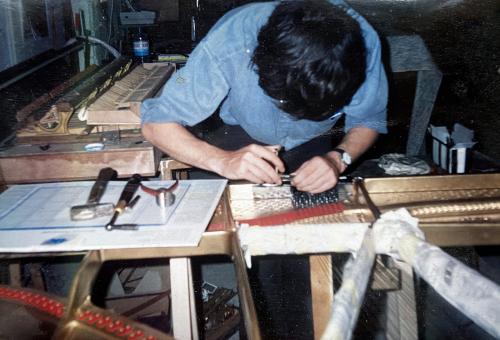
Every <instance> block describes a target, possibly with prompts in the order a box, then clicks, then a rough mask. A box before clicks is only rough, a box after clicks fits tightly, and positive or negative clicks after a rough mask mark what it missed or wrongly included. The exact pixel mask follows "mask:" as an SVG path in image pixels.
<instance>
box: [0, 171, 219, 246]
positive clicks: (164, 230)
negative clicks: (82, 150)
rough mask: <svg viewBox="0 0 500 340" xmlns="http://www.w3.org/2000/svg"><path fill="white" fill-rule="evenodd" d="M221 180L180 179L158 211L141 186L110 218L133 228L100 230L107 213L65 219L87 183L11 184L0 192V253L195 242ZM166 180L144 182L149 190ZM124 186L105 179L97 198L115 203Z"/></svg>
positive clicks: (84, 195)
mask: <svg viewBox="0 0 500 340" xmlns="http://www.w3.org/2000/svg"><path fill="white" fill-rule="evenodd" d="M226 182H227V181H226V180H197V181H180V182H179V186H178V187H177V188H176V190H175V192H174V193H175V195H176V201H175V203H174V205H172V206H170V207H167V208H166V210H165V211H163V212H162V211H161V209H160V207H159V206H158V205H157V204H156V202H155V198H154V197H153V196H151V195H149V194H147V193H145V192H143V191H142V190H141V189H139V190H138V191H137V193H136V194H137V195H140V196H141V198H140V199H139V201H138V202H137V204H136V205H135V207H134V209H133V210H132V211H130V212H126V213H124V214H122V215H120V216H119V217H118V219H117V221H116V223H117V224H121V223H135V224H137V225H138V230H113V231H106V230H105V229H104V226H105V225H106V224H107V223H108V221H109V220H110V218H111V217H110V216H105V217H101V218H98V219H93V220H88V221H77V222H75V221H71V219H70V208H71V206H74V205H81V204H85V202H86V200H87V197H88V195H89V192H90V189H91V187H92V184H93V182H66V183H46V184H29V185H16V186H12V187H10V188H9V189H8V190H6V191H5V192H4V193H2V194H1V195H0V252H39V251H42V252H51V251H80V250H90V249H112V248H142V247H173V246H177V247H180V246H196V245H197V244H198V243H199V241H200V238H201V235H202V233H203V232H204V231H205V229H206V227H207V225H208V222H209V221H210V218H211V217H212V214H213V212H214V210H215V208H216V206H217V203H218V202H219V199H220V197H221V195H222V192H223V191H224V188H225V186H226ZM172 183H173V182H172V181H146V182H144V184H145V185H146V186H148V187H151V188H159V187H161V186H170V185H171V184H172ZM124 186H125V182H124V181H123V182H122V181H115V182H110V183H109V184H108V187H107V189H106V192H105V193H104V195H103V197H102V199H101V202H112V203H116V202H117V200H118V198H119V196H120V193H121V191H122V189H123V187H124Z"/></svg>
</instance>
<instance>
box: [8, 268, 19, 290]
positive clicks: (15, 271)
mask: <svg viewBox="0 0 500 340" xmlns="http://www.w3.org/2000/svg"><path fill="white" fill-rule="evenodd" d="M9 283H10V285H11V286H14V287H21V263H19V262H12V263H9Z"/></svg>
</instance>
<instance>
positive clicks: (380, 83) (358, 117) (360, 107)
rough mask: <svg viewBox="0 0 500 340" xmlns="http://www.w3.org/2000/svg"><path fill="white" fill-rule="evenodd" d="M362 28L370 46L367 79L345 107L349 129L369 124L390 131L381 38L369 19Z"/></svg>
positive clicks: (346, 122)
mask: <svg viewBox="0 0 500 340" xmlns="http://www.w3.org/2000/svg"><path fill="white" fill-rule="evenodd" d="M358 20H359V19H358ZM361 20H363V19H361ZM363 21H364V20H363ZM361 27H362V29H363V36H364V39H365V44H366V48H367V60H366V62H367V68H366V79H365V82H364V83H363V84H362V85H361V87H360V88H359V89H358V91H357V92H356V93H355V94H354V96H353V98H352V100H351V102H350V103H349V105H347V106H346V107H344V109H343V111H344V112H345V113H346V121H345V131H346V132H347V131H349V130H350V129H352V128H354V127H367V128H371V129H373V130H376V131H378V132H380V133H387V96H388V85H387V77H386V74H385V70H384V67H383V65H382V61H381V45H380V40H379V38H378V35H377V33H376V32H375V31H374V30H373V28H371V26H369V24H368V23H367V22H362V23H361Z"/></svg>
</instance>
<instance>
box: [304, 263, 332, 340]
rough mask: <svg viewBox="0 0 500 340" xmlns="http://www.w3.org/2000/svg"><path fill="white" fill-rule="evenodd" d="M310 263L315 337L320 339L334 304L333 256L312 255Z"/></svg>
mask: <svg viewBox="0 0 500 340" xmlns="http://www.w3.org/2000/svg"><path fill="white" fill-rule="evenodd" d="M309 265H310V268H311V269H310V272H311V298H312V310H313V323H314V339H319V338H321V335H322V334H323V332H324V330H325V328H326V325H327V324H328V320H329V319H330V313H331V310H332V304H333V295H334V294H333V293H334V292H333V275H332V257H331V255H311V256H309Z"/></svg>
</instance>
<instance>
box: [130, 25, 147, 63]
mask: <svg viewBox="0 0 500 340" xmlns="http://www.w3.org/2000/svg"><path fill="white" fill-rule="evenodd" d="M133 48H134V57H135V58H136V59H137V60H138V61H139V62H141V63H146V62H148V61H149V41H148V39H147V37H146V35H145V34H143V33H142V32H141V29H140V28H139V33H138V34H137V35H136V37H135V39H134V44H133Z"/></svg>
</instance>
